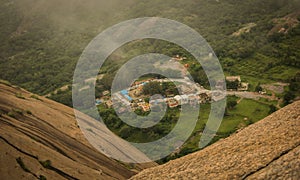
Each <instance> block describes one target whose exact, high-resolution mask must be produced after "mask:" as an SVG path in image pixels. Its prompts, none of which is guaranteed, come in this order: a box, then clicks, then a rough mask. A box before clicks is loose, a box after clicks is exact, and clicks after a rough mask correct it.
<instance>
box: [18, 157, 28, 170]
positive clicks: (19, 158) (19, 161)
mask: <svg viewBox="0 0 300 180" xmlns="http://www.w3.org/2000/svg"><path fill="white" fill-rule="evenodd" d="M16 161H17V163H18V164H19V165H20V166H21V168H22V169H23V170H24V171H26V172H30V171H29V169H28V168H27V167H26V166H25V164H24V162H23V160H22V159H21V157H18V158H17V159H16Z"/></svg>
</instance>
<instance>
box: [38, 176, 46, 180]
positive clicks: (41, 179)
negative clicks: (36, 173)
mask: <svg viewBox="0 0 300 180" xmlns="http://www.w3.org/2000/svg"><path fill="white" fill-rule="evenodd" d="M39 180H47V178H46V177H45V176H43V175H40V177H39Z"/></svg>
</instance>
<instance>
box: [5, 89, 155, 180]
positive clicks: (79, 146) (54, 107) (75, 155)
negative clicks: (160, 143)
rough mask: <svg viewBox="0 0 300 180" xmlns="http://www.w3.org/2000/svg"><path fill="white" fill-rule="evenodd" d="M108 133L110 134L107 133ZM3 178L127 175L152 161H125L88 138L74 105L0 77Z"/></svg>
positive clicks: (121, 177)
mask: <svg viewBox="0 0 300 180" xmlns="http://www.w3.org/2000/svg"><path fill="white" fill-rule="evenodd" d="M103 139H105V137H103ZM0 147H1V148H0V179H3V180H5V179H39V178H40V179H44V178H47V179H126V178H129V177H131V176H132V175H134V174H135V173H136V172H137V171H139V170H141V169H144V168H147V167H152V166H154V165H155V163H149V164H137V165H134V164H132V165H130V164H127V165H126V164H123V165H121V164H119V163H117V162H116V161H114V160H111V159H109V158H107V157H106V156H104V155H103V154H101V153H99V152H98V151H97V150H95V149H94V148H93V147H92V146H91V145H90V144H89V143H88V142H87V140H86V139H85V137H84V136H83V134H82V132H81V131H80V129H79V127H78V125H77V122H76V120H75V118H74V112H73V109H71V108H69V107H66V106H64V105H61V104H59V103H56V102H54V101H51V100H48V99H46V98H43V97H39V96H37V95H34V94H31V93H29V92H27V91H25V90H23V89H20V88H18V87H14V86H11V85H5V84H3V83H0Z"/></svg>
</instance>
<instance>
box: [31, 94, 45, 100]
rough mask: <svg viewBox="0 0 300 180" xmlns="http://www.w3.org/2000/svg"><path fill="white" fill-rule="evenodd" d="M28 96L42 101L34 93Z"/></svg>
mask: <svg viewBox="0 0 300 180" xmlns="http://www.w3.org/2000/svg"><path fill="white" fill-rule="evenodd" d="M30 97H31V98H33V99H36V100H39V101H43V100H42V99H41V98H39V96H37V95H35V94H33V95H31V96H30Z"/></svg>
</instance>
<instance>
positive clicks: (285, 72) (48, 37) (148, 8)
mask: <svg viewBox="0 0 300 180" xmlns="http://www.w3.org/2000/svg"><path fill="white" fill-rule="evenodd" d="M145 16H147V17H148V16H159V17H165V18H170V19H174V20H177V21H179V22H182V23H185V24H187V25H189V26H191V27H192V28H194V29H196V30H197V31H198V32H199V33H200V34H201V35H202V36H204V38H206V39H207V41H208V42H209V43H210V45H211V46H212V47H213V49H214V50H215V51H216V53H217V55H218V57H219V58H220V60H221V63H222V64H223V68H224V70H225V72H226V73H227V74H232V75H242V76H243V77H244V78H246V79H247V80H248V81H255V80H256V78H257V76H258V75H259V76H260V77H259V78H260V81H262V82H265V81H267V82H268V81H289V79H291V78H292V77H294V76H295V74H296V72H299V57H300V50H299V40H300V26H299V17H300V1H299V0H272V1H270V0H254V1H253V0H244V1H238V0H220V1H208V0H188V1H182V0H166V1H162V0H153V1H145V0H142V1H141V0H139V1H138V0H130V1H121V0H113V1H109V2H108V1H97V0H88V1H80V0H73V1H72V2H70V1H68V0H62V1H61V0H60V1H58V0H53V1H46V0H1V3H0V23H1V25H0V26H1V29H0V39H1V42H0V62H1V66H0V78H1V79H5V80H9V81H11V82H12V83H15V84H18V85H20V86H22V87H24V88H26V89H28V90H30V91H33V92H35V93H39V94H43V95H45V94H48V93H50V92H53V91H54V90H55V89H57V88H59V87H62V86H64V85H68V84H71V81H72V74H73V71H74V68H75V65H76V62H77V60H78V58H79V56H80V54H81V53H82V51H83V49H84V48H85V46H86V45H87V44H88V43H89V42H90V41H91V40H92V39H93V38H94V37H95V36H96V35H97V34H98V33H100V32H101V31H102V30H104V29H105V28H108V27H109V26H111V25H113V24H116V23H118V22H121V21H123V20H127V19H130V18H136V17H145ZM147 48H150V49H151V48H152V49H153V48H154V49H155V47H151V43H150V47H149V46H148V47H144V49H143V51H146V50H147ZM157 49H159V48H157ZM166 51H168V50H166ZM138 52H139V51H137V52H136V54H138ZM165 53H166V54H167V53H170V52H165ZM173 53H176V52H173ZM177 53H180V52H177ZM116 57H118V56H116ZM58 100H59V98H58Z"/></svg>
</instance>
